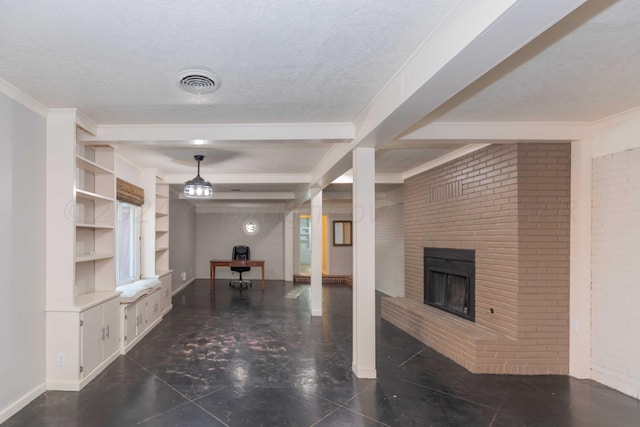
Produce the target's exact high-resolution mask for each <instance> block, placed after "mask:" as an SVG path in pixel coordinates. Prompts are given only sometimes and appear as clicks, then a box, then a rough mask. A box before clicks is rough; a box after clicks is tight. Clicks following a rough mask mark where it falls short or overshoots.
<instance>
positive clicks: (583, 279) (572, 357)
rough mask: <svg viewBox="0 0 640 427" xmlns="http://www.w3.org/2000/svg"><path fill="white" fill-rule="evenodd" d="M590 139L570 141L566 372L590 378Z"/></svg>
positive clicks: (578, 376)
mask: <svg viewBox="0 0 640 427" xmlns="http://www.w3.org/2000/svg"><path fill="white" fill-rule="evenodd" d="M592 153H593V141H587V140H583V141H575V142H573V143H572V144H571V224H570V235H571V237H570V255H569V293H570V294H569V295H570V296H569V318H570V329H569V331H570V332H569V374H570V375H571V376H573V377H576V378H591V167H592V162H593V156H592Z"/></svg>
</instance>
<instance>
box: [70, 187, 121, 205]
mask: <svg viewBox="0 0 640 427" xmlns="http://www.w3.org/2000/svg"><path fill="white" fill-rule="evenodd" d="M76 197H77V198H80V199H86V200H101V201H104V202H113V201H114V200H113V199H112V198H110V197H105V196H101V195H99V194H96V193H92V192H90V191H85V190H80V189H77V188H76Z"/></svg>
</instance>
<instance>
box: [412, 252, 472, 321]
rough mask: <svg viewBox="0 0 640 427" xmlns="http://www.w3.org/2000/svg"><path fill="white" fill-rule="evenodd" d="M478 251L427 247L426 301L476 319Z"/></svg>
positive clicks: (470, 318)
mask: <svg viewBox="0 0 640 427" xmlns="http://www.w3.org/2000/svg"><path fill="white" fill-rule="evenodd" d="M475 277H476V251H474V250H470V249H450V248H424V303H425V304H428V305H431V306H433V307H436V308H439V309H441V310H444V311H447V312H449V313H452V314H455V315H456V316H460V317H462V318H464V319H467V320H471V321H472V322H473V321H475Z"/></svg>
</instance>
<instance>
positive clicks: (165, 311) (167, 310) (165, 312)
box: [160, 304, 173, 317]
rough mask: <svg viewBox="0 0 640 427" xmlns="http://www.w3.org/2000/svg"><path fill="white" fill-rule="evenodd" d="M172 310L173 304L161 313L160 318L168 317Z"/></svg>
mask: <svg viewBox="0 0 640 427" xmlns="http://www.w3.org/2000/svg"><path fill="white" fill-rule="evenodd" d="M171 309H173V304H169V306H168V307H167V308H165V309H164V311H163V312H162V313H160V317H164V316H166V315H167V313H168V312H170V311H171Z"/></svg>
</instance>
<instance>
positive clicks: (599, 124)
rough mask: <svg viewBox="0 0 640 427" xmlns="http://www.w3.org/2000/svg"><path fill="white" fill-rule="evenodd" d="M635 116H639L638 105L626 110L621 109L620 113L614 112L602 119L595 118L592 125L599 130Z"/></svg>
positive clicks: (635, 117) (639, 109)
mask: <svg viewBox="0 0 640 427" xmlns="http://www.w3.org/2000/svg"><path fill="white" fill-rule="evenodd" d="M637 118H640V106H638V107H634V108H632V109H630V110H627V111H623V112H621V113H617V114H614V115H612V116H609V117H605V118H604V119H600V120H596V121H595V122H593V127H594V129H596V130H601V129H604V128H607V127H611V126H615V125H617V124H620V123H624V122H628V121H630V120H634V119H637Z"/></svg>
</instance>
